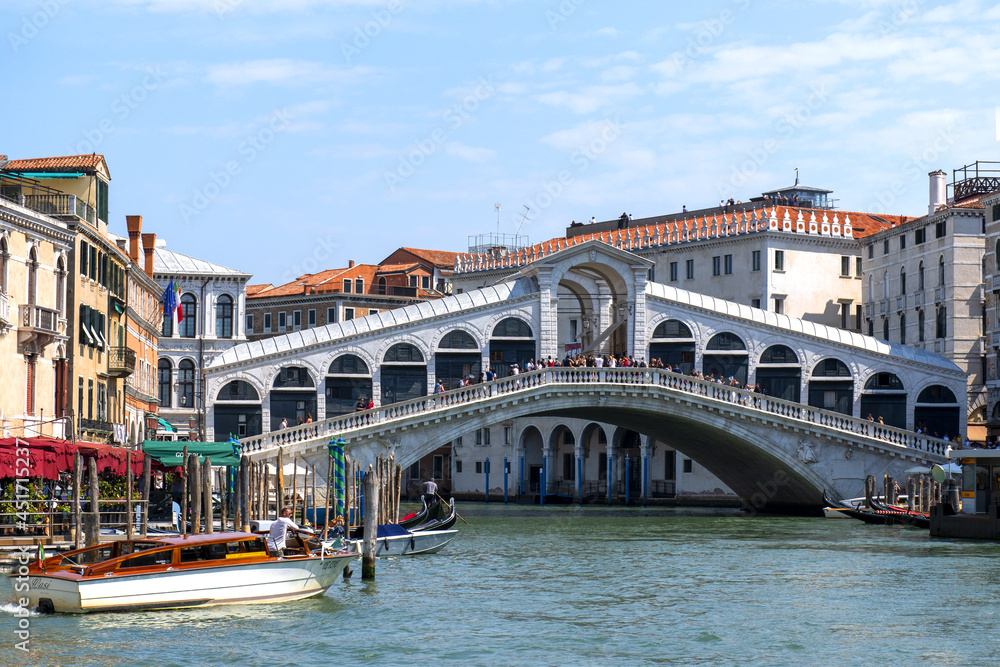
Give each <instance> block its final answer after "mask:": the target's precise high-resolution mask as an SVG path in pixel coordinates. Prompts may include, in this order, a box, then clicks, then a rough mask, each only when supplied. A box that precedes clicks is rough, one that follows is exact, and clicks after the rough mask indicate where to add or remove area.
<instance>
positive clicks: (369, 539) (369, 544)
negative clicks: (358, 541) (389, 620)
mask: <svg viewBox="0 0 1000 667" xmlns="http://www.w3.org/2000/svg"><path fill="white" fill-rule="evenodd" d="M364 486H365V537H364V540H363V541H362V548H361V579H362V580H363V581H364V580H370V579H374V578H375V549H376V538H377V536H378V509H379V508H378V491H379V484H378V474H377V473H376V472H375V468H373V467H372V466H370V465H369V466H368V472H367V473H365V479H364Z"/></svg>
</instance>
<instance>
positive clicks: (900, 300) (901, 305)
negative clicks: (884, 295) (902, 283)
mask: <svg viewBox="0 0 1000 667" xmlns="http://www.w3.org/2000/svg"><path fill="white" fill-rule="evenodd" d="M905 309H906V295H900V296H897V297H896V311H897V312H899V311H901V310H905Z"/></svg>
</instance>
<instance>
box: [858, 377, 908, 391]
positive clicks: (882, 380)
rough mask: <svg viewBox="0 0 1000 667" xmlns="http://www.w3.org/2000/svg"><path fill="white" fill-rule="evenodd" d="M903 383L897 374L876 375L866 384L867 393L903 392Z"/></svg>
mask: <svg viewBox="0 0 1000 667" xmlns="http://www.w3.org/2000/svg"><path fill="white" fill-rule="evenodd" d="M904 389H905V387H903V381H902V380H900V379H899V376H898V375H896V374H895V373H875V374H873V375H872V376H871V377H870V378H868V381H867V382H865V391H903V390H904Z"/></svg>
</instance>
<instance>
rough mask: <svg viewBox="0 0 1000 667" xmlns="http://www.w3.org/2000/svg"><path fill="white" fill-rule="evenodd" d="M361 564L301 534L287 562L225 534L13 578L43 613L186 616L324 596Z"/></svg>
mask: <svg viewBox="0 0 1000 667" xmlns="http://www.w3.org/2000/svg"><path fill="white" fill-rule="evenodd" d="M355 558H357V553H354V552H350V551H343V550H334V549H330V548H327V547H326V546H324V545H321V543H320V541H319V540H318V539H316V538H315V536H312V535H310V534H306V533H301V532H298V531H289V534H288V536H287V538H286V547H285V550H284V554H283V556H280V557H279V556H278V555H277V554H276V553H274V552H272V551H271V550H269V548H268V545H267V542H266V540H265V538H264V536H263V535H254V534H250V533H236V532H224V533H207V534H201V535H186V536H182V535H178V536H162V537H158V536H151V537H146V538H143V539H134V540H122V541H115V542H107V543H103V544H99V545H96V546H91V547H86V548H83V549H76V550H73V551H68V552H66V553H63V554H60V555H56V556H52V557H50V558H45V559H40V558H39V559H36V561H35V562H33V563H31V564H30V565H28V566H26V569H27V572H24V570H23V569H22V568H15V569H14V571H13V572H12V573H11V575H10V576H11V578H12V579H14V581H12V585H13V587H14V590H15V594H17V595H19V596H23V597H26V598H27V599H28V605H27V606H29V607H30V608H32V609H36V610H38V611H40V612H43V613H46V612H48V613H51V612H67V613H87V612H102V611H136V610H152V609H182V608H189V607H209V606H215V605H231V604H257V603H267V602H287V601H290V600H299V599H302V598H307V597H311V596H313V595H320V594H322V593H323V592H325V591H326V590H327V589H328V588H329V587H330V586H331V585H332V584H333V583H334V581H336V580H337V577H338V576H339V575H340V574H341V572H342V571H343V570H344V568H345V567H346V566H347V565H348V563H350V561H351V560H353V559H355ZM25 588H26V590H25Z"/></svg>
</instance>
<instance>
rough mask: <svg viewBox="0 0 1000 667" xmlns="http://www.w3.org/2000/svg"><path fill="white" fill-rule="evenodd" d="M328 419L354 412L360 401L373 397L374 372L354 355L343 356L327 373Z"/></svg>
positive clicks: (331, 365)
mask: <svg viewBox="0 0 1000 667" xmlns="http://www.w3.org/2000/svg"><path fill="white" fill-rule="evenodd" d="M325 390H326V391H325V394H326V417H327V419H329V418H331V417H338V416H340V415H346V414H348V413H350V412H354V408H355V406H356V405H357V403H358V399H359V398H361V397H362V396H363V397H365V398H369V397H371V395H372V372H371V370H369V368H368V364H366V363H365V362H364V360H363V359H362V358H361V357H359V356H357V355H354V354H342V355H340V356H339V357H337V358H336V359H334V360H333V362H332V363H331V364H330V368H329V369H328V370H327V372H326V387H325Z"/></svg>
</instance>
